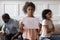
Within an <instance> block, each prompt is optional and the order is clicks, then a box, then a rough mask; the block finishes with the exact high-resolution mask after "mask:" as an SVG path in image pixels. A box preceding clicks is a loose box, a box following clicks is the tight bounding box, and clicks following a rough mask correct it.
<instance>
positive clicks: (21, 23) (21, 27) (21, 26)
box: [19, 22, 24, 33]
mask: <svg viewBox="0 0 60 40" xmlns="http://www.w3.org/2000/svg"><path fill="white" fill-rule="evenodd" d="M19 24H20V31H21V32H22V33H23V31H24V29H23V27H24V24H23V22H20V23H19Z"/></svg>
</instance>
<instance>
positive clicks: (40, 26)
mask: <svg viewBox="0 0 60 40" xmlns="http://www.w3.org/2000/svg"><path fill="white" fill-rule="evenodd" d="M41 28H42V24H40V23H39V29H38V33H40V31H41Z"/></svg>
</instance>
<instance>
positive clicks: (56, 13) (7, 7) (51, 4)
mask: <svg viewBox="0 0 60 40" xmlns="http://www.w3.org/2000/svg"><path fill="white" fill-rule="evenodd" d="M25 2H26V1H0V20H1V21H0V23H1V24H2V19H1V15H2V14H4V13H8V14H9V15H10V16H11V17H12V18H13V19H17V20H19V19H20V18H22V17H24V16H25V14H24V12H23V11H22V8H23V6H24V4H25ZM32 2H33V3H34V4H35V5H36V11H35V16H36V17H38V18H40V20H42V18H41V13H42V10H44V9H47V8H48V9H51V10H52V12H53V18H52V20H53V21H54V24H57V25H58V24H60V1H32ZM1 24H0V25H1ZM58 28H60V26H58ZM56 30H59V29H56Z"/></svg>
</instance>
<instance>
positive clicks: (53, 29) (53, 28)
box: [51, 24, 55, 32]
mask: <svg viewBox="0 0 60 40" xmlns="http://www.w3.org/2000/svg"><path fill="white" fill-rule="evenodd" d="M52 25H53V27H52V29H51V31H52V32H54V31H55V27H54V24H52Z"/></svg>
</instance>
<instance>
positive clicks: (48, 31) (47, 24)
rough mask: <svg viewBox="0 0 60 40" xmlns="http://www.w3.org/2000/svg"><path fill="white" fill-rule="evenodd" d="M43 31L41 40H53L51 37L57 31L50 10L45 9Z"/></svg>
mask: <svg viewBox="0 0 60 40" xmlns="http://www.w3.org/2000/svg"><path fill="white" fill-rule="evenodd" d="M42 18H43V21H42V30H41V32H42V33H41V40H45V39H46V40H47V39H48V40H53V39H52V38H51V35H52V34H53V32H54V31H55V28H54V24H53V22H52V20H51V18H52V11H51V10H50V9H45V10H43V12H42Z"/></svg>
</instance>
